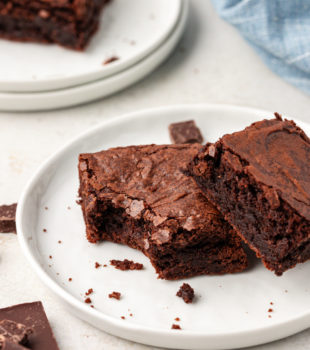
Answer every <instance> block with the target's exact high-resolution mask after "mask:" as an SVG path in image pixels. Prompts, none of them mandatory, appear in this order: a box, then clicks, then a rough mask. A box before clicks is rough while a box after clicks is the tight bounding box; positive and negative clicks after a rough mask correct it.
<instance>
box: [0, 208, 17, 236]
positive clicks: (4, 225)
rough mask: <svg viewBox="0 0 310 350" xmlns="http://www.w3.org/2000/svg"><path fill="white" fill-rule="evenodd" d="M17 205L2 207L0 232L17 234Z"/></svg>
mask: <svg viewBox="0 0 310 350" xmlns="http://www.w3.org/2000/svg"><path fill="white" fill-rule="evenodd" d="M16 207H17V203H14V204H11V205H1V206H0V232H1V233H10V232H13V233H16V224H15V214H16Z"/></svg>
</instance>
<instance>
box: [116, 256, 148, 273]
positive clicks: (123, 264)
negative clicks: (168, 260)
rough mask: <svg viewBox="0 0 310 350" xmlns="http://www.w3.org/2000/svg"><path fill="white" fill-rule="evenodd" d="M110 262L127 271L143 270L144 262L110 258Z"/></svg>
mask: <svg viewBox="0 0 310 350" xmlns="http://www.w3.org/2000/svg"><path fill="white" fill-rule="evenodd" d="M110 264H111V265H112V266H114V267H115V268H116V269H119V270H122V271H127V270H142V269H143V264H140V263H135V262H134V261H132V260H127V259H125V260H110Z"/></svg>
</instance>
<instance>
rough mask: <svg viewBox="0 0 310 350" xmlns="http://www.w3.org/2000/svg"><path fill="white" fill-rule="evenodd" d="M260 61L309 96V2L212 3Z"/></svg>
mask: <svg viewBox="0 0 310 350" xmlns="http://www.w3.org/2000/svg"><path fill="white" fill-rule="evenodd" d="M212 2H213V5H214V7H215V8H216V10H217V12H218V13H219V15H220V16H221V17H222V18H223V19H224V20H226V21H227V22H229V23H230V24H232V25H233V26H235V27H236V28H237V29H238V30H239V31H240V32H241V34H242V35H243V37H244V38H245V39H246V40H247V41H248V42H249V43H250V44H251V45H252V46H253V47H254V48H255V50H256V51H257V52H258V54H259V55H260V56H261V57H262V59H263V60H264V62H265V63H266V64H267V65H268V66H269V67H270V69H272V70H273V71H274V72H275V73H277V74H278V75H280V76H281V77H282V78H283V79H285V80H287V81H288V82H289V83H291V84H293V85H295V86H297V87H298V88H300V89H302V90H303V91H304V92H306V93H308V94H310V0H212Z"/></svg>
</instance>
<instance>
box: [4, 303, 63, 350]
mask: <svg viewBox="0 0 310 350" xmlns="http://www.w3.org/2000/svg"><path fill="white" fill-rule="evenodd" d="M0 320H10V321H14V322H16V323H18V324H23V325H24V326H25V327H27V328H31V329H32V331H33V332H32V333H31V334H29V335H28V341H27V347H28V348H30V349H31V350H59V348H58V346H57V343H56V340H55V338H54V335H53V332H52V329H51V327H50V324H49V322H48V319H47V317H46V314H45V311H44V308H43V305H42V303H41V302H40V301H37V302H33V303H25V304H19V305H13V306H9V307H7V308H4V309H0ZM10 342H11V341H10ZM9 345H10V344H9ZM9 345H6V346H9Z"/></svg>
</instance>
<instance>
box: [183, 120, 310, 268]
mask: <svg viewBox="0 0 310 350" xmlns="http://www.w3.org/2000/svg"><path fill="white" fill-rule="evenodd" d="M189 172H190V173H191V175H192V176H193V178H194V179H195V180H196V182H197V184H198V185H199V186H200V188H201V189H202V190H203V191H204V192H205V194H206V196H207V197H208V199H209V200H210V201H211V202H212V203H213V204H215V205H216V206H217V208H218V209H219V210H220V211H221V213H222V214H223V215H224V217H225V219H227V221H228V222H229V223H230V224H231V225H232V226H233V227H234V228H235V229H236V231H237V232H238V233H239V235H240V236H241V237H242V238H243V239H244V240H245V241H246V242H247V243H248V244H249V246H250V247H251V248H252V249H253V250H254V251H255V252H256V254H257V256H258V257H260V258H261V259H262V261H263V263H264V264H265V266H266V267H267V268H268V269H270V270H273V271H274V272H275V273H276V274H277V275H281V274H282V273H283V272H284V271H286V270H287V269H290V268H292V267H294V266H295V265H296V264H297V263H301V262H304V261H306V260H308V259H310V140H309V138H308V137H307V136H306V134H305V133H304V132H303V131H302V130H301V129H300V128H299V127H297V126H296V124H295V123H294V122H293V121H289V120H283V119H282V118H281V116H280V115H279V114H276V118H275V119H271V120H263V121H259V122H256V123H254V124H252V125H251V126H249V127H247V128H246V129H244V130H243V131H240V132H236V133H233V134H229V135H224V136H223V137H222V138H221V139H220V140H219V141H217V142H216V143H215V144H210V143H209V144H207V145H206V146H205V147H204V148H203V149H202V150H201V151H200V153H199V154H198V155H197V156H196V157H195V159H194V160H193V161H192V162H191V164H190V166H189Z"/></svg>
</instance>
